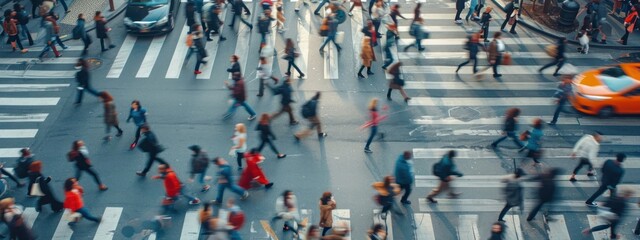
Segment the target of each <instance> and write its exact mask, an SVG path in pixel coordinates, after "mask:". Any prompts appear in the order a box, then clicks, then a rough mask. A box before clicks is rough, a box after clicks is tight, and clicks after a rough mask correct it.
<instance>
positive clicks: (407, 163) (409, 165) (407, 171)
mask: <svg viewBox="0 0 640 240" xmlns="http://www.w3.org/2000/svg"><path fill="white" fill-rule="evenodd" d="M395 176H396V183H398V184H401V185H405V184H413V181H414V177H415V171H414V170H413V161H412V160H411V159H409V160H405V159H404V156H403V155H400V156H399V157H398V160H396V168H395Z"/></svg>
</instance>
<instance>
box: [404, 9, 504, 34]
mask: <svg viewBox="0 0 640 240" xmlns="http://www.w3.org/2000/svg"><path fill="white" fill-rule="evenodd" d="M438 9H439V10H441V9H440V8H438ZM464 12H465V13H466V11H464ZM503 15H504V14H495V15H491V16H492V18H493V21H492V22H496V23H494V24H501V23H502V21H503V20H504V16H503ZM402 16H404V17H406V18H407V19H413V16H414V14H413V12H410V13H402ZM420 17H421V18H422V19H424V20H451V21H453V19H454V18H455V17H456V14H455V13H422V14H420ZM451 27H458V25H457V24H454V23H451ZM427 29H429V28H428V25H427Z"/></svg>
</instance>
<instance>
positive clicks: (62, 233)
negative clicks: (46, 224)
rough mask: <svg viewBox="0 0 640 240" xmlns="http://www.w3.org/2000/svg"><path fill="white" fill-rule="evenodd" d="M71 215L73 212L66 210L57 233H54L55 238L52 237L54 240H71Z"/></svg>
mask: <svg viewBox="0 0 640 240" xmlns="http://www.w3.org/2000/svg"><path fill="white" fill-rule="evenodd" d="M70 215H71V211H70V210H69V209H65V210H64V213H63V214H62V217H61V218H60V222H59V223H58V227H56V231H55V232H54V233H53V237H51V239H52V240H67V239H71V235H73V229H71V227H70V226H69V218H70Z"/></svg>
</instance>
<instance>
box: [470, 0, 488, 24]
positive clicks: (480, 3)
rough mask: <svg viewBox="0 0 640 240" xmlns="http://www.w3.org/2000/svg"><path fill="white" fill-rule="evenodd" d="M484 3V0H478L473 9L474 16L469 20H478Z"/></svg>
mask: <svg viewBox="0 0 640 240" xmlns="http://www.w3.org/2000/svg"><path fill="white" fill-rule="evenodd" d="M485 5H486V0H478V6H476V8H475V9H474V10H473V11H474V16H473V17H472V18H471V21H476V22H477V21H480V20H481V19H482V18H481V16H482V9H483V8H484V6H485Z"/></svg>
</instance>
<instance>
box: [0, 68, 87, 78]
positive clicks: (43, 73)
mask: <svg viewBox="0 0 640 240" xmlns="http://www.w3.org/2000/svg"><path fill="white" fill-rule="evenodd" d="M75 76H76V71H55V70H0V78H48V79H61V78H74V77H75Z"/></svg>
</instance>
